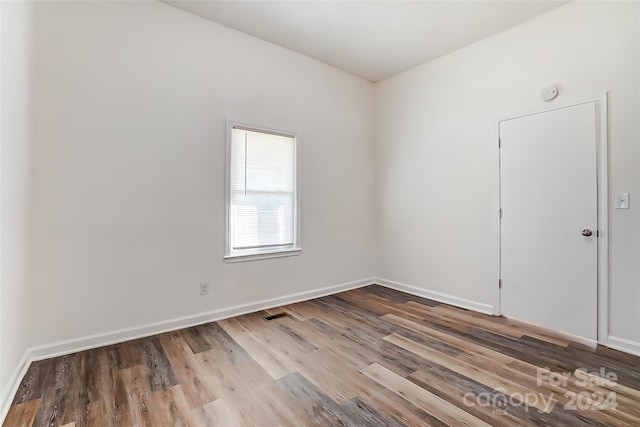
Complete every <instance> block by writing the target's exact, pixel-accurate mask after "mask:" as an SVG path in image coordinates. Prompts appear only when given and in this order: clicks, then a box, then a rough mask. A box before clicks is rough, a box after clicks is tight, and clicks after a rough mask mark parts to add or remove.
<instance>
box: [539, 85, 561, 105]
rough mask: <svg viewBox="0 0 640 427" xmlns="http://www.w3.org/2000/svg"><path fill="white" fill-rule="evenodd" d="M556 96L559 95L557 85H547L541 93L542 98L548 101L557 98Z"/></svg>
mask: <svg viewBox="0 0 640 427" xmlns="http://www.w3.org/2000/svg"><path fill="white" fill-rule="evenodd" d="M556 96H558V88H557V87H555V86H547V87H545V88H544V89H542V92H541V93H540V98H542V100H543V101H546V102H549V101H551V100H553V99H555V98H556Z"/></svg>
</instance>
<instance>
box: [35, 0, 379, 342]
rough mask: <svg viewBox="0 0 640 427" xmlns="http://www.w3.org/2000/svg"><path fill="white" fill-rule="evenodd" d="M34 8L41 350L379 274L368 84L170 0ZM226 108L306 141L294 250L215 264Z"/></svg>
mask: <svg viewBox="0 0 640 427" xmlns="http://www.w3.org/2000/svg"><path fill="white" fill-rule="evenodd" d="M36 11H37V29H38V31H37V38H36V58H37V63H36V80H35V91H36V97H35V99H34V105H35V106H36V109H35V120H36V126H35V141H36V142H35V145H34V154H33V157H34V187H33V188H34V205H33V210H34V224H33V248H34V256H33V263H32V270H33V272H34V280H33V287H34V289H33V291H34V293H33V298H32V301H31V302H30V304H29V310H30V311H31V313H33V323H34V325H33V330H34V333H33V343H34V344H35V345H41V344H47V343H52V342H55V341H58V340H65V339H71V338H78V337H82V336H85V335H88V334H94V333H102V332H107V331H112V330H114V329H119V328H126V327H136V326H140V325H144V324H148V323H151V322H157V321H163V320H167V319H171V318H174V317H177V316H187V315H193V314H197V313H202V312H206V311H209V310H213V309H218V308H224V307H229V306H233V305H235V304H241V303H247V302H252V301H257V300H261V299H267V298H273V297H279V296H283V295H287V294H291V293H296V292H303V291H307V290H314V289H317V288H321V287H325V286H331V285H338V284H341V283H345V282H349V281H353V280H358V279H362V278H365V277H368V276H369V275H370V274H371V273H372V270H373V267H372V266H373V249H372V248H373V234H374V233H373V231H374V224H373V219H372V218H371V216H370V212H371V211H372V209H373V207H374V205H375V202H374V190H373V150H372V148H371V141H372V140H373V127H374V126H373V107H372V104H373V85H372V84H371V83H369V82H366V81H364V80H361V79H358V78H356V77H353V76H351V75H349V74H346V73H344V72H341V71H338V70H336V69H334V68H332V67H329V66H326V65H324V64H321V63H319V62H317V61H315V60H312V59H310V58H308V57H306V56H303V55H300V54H297V53H294V52H292V51H289V50H286V49H283V48H280V47H277V46H275V45H272V44H269V43H266V42H264V41H261V40H259V39H256V38H253V37H250V36H247V35H244V34H242V33H239V32H237V31H234V30H231V29H228V28H225V27H223V26H220V25H217V24H215V23H213V22H210V21H206V20H204V19H201V18H198V17H196V16H194V15H191V14H188V13H185V12H182V11H179V10H177V9H174V8H172V7H170V6H168V5H165V4H162V3H156V2H60V3H58V2H41V3H38V4H37V6H36ZM227 118H228V119H232V120H237V121H241V122H246V123H252V124H258V125H265V126H269V127H272V128H277V129H282V130H285V131H291V132H298V133H299V135H300V136H301V155H302V164H301V173H302V178H301V181H302V182H301V185H302V220H303V222H302V246H303V252H302V255H301V256H297V257H289V258H280V259H274V260H262V261H254V262H245V263H235V264H225V263H224V262H223V259H222V257H223V253H224V234H223V233H224V165H225V162H224V153H225V119H227ZM203 281H209V282H211V294H210V295H209V296H207V297H200V296H199V294H198V292H199V291H198V284H199V283H200V282H203Z"/></svg>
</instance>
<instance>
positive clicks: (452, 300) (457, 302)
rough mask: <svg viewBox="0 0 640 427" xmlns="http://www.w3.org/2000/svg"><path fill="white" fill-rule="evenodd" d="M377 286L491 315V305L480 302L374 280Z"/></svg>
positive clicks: (387, 281) (398, 283)
mask: <svg viewBox="0 0 640 427" xmlns="http://www.w3.org/2000/svg"><path fill="white" fill-rule="evenodd" d="M376 281H377V283H378V284H380V285H382V286H386V287H387V288H391V289H395V290H398V291H401V292H406V293H408V294H412V295H416V296H419V297H423V298H428V299H432V300H434V301H439V302H443V303H445V304H449V305H454V306H456V307H461V308H466V309H468V310H473V311H478V312H480V313H485V314H491V315H493V305H491V304H485V303H481V302H476V301H471V300H468V299H464V298H460V297H456V296H453V295H449V294H444V293H442V292H436V291H430V290H428V289H423V288H417V287H415V286H410V285H406V284H404V283H400V282H395V281H393V280H387V279H383V278H380V277H378V278H376Z"/></svg>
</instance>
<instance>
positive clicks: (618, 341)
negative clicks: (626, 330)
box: [603, 335, 640, 356]
mask: <svg viewBox="0 0 640 427" xmlns="http://www.w3.org/2000/svg"><path fill="white" fill-rule="evenodd" d="M603 345H605V346H607V347H611V348H613V349H615V350H620V351H624V352H625V353H631V354H633V355H635V356H640V342H637V341H632V340H628V339H626V338H619V337H613V336H611V335H610V336H609V337H607V342H606V343H605V344H603Z"/></svg>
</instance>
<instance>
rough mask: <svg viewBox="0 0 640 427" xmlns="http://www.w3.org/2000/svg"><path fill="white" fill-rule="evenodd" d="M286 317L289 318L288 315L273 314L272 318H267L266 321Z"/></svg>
mask: <svg viewBox="0 0 640 427" xmlns="http://www.w3.org/2000/svg"><path fill="white" fill-rule="evenodd" d="M285 316H288V314H287V313H278V314H272V315H270V316H267V317H265V318H264V320H273V319H279V318H281V317H285Z"/></svg>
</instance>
